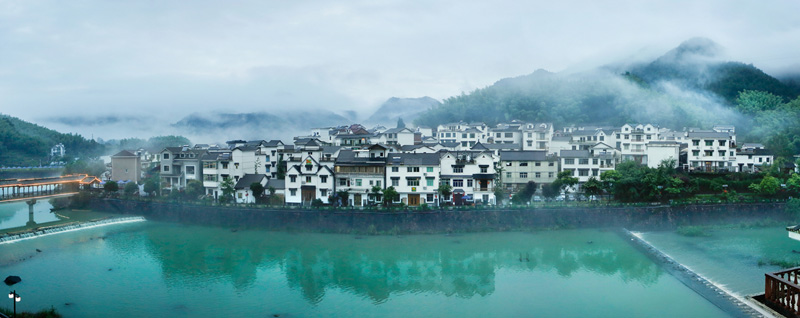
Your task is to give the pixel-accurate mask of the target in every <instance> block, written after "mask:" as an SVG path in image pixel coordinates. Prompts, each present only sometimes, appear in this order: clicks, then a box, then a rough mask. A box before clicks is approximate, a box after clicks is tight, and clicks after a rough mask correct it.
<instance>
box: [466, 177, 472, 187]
mask: <svg viewBox="0 0 800 318" xmlns="http://www.w3.org/2000/svg"><path fill="white" fill-rule="evenodd" d="M467 187H470V188H472V179H467Z"/></svg>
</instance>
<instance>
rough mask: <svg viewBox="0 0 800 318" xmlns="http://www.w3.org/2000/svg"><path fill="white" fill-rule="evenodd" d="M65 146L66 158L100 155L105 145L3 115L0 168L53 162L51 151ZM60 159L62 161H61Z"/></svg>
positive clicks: (0, 128)
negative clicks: (60, 144) (55, 147)
mask: <svg viewBox="0 0 800 318" xmlns="http://www.w3.org/2000/svg"><path fill="white" fill-rule="evenodd" d="M58 143H62V144H64V147H65V148H66V156H67V157H82V156H98V155H100V154H101V153H102V151H103V146H102V145H100V144H98V143H97V142H95V141H93V140H87V139H85V138H83V137H82V136H80V135H76V134H62V133H59V132H57V131H55V130H52V129H48V128H45V127H42V126H39V125H36V124H32V123H29V122H26V121H23V120H21V119H18V118H15V117H11V116H7V115H2V114H0V166H30V165H38V164H39V163H40V162H41V163H48V162H50V158H49V155H50V148H51V147H52V146H54V145H56V144H58ZM59 159H60V158H59Z"/></svg>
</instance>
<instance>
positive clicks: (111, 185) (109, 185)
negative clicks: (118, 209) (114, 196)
mask: <svg viewBox="0 0 800 318" xmlns="http://www.w3.org/2000/svg"><path fill="white" fill-rule="evenodd" d="M103 190H106V191H108V192H117V191H119V184H118V183H117V182H116V181H113V180H109V181H106V184H104V185H103Z"/></svg>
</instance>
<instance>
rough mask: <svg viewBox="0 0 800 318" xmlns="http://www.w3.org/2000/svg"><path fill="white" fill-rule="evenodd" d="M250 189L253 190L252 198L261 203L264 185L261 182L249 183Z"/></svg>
mask: <svg viewBox="0 0 800 318" xmlns="http://www.w3.org/2000/svg"><path fill="white" fill-rule="evenodd" d="M250 191H251V192H253V200H255V201H256V203H261V201H262V198H263V196H264V185H263V184H261V182H253V183H251V184H250Z"/></svg>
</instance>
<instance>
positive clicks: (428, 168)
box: [425, 167, 433, 172]
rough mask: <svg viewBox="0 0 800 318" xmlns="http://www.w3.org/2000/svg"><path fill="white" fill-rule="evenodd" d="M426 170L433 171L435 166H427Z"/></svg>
mask: <svg viewBox="0 0 800 318" xmlns="http://www.w3.org/2000/svg"><path fill="white" fill-rule="evenodd" d="M425 171H426V172H433V167H427V168H425Z"/></svg>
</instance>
